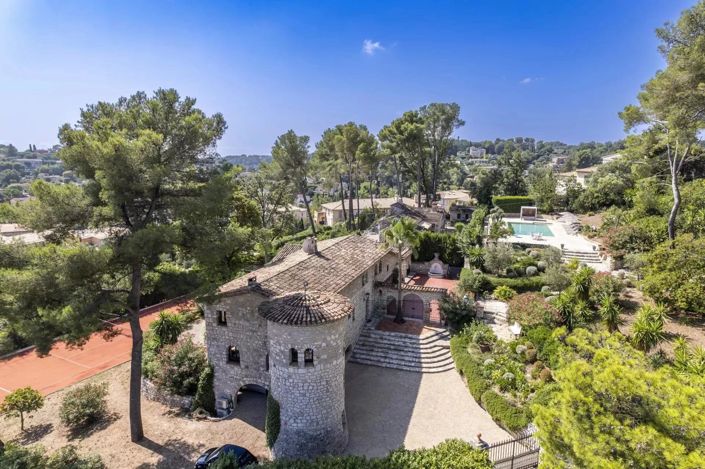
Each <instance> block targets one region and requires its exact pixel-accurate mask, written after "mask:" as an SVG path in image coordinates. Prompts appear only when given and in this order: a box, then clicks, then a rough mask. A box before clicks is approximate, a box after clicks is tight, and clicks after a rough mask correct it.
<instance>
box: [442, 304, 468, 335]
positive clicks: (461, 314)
mask: <svg viewBox="0 0 705 469" xmlns="http://www.w3.org/2000/svg"><path fill="white" fill-rule="evenodd" d="M441 313H442V314H443V316H444V317H445V318H446V319H447V320H448V322H450V324H451V326H452V327H453V328H454V329H456V330H457V329H460V328H462V327H463V326H464V325H466V324H467V323H468V322H470V321H472V320H473V319H474V318H475V308H474V307H473V301H472V300H471V299H469V298H468V299H467V300H466V299H464V298H459V297H458V296H457V295H450V296H447V297H445V298H443V299H442V300H441Z"/></svg>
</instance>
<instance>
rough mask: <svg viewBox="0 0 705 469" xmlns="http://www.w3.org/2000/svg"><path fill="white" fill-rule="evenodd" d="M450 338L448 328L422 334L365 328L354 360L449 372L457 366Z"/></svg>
mask: <svg viewBox="0 0 705 469" xmlns="http://www.w3.org/2000/svg"><path fill="white" fill-rule="evenodd" d="M449 339H450V334H448V331H447V330H445V329H441V328H435V329H433V332H432V333H431V334H427V335H425V336H422V337H421V336H416V335H411V334H403V333H395V332H387V331H377V330H373V329H370V328H365V329H363V331H362V332H361V334H360V337H359V338H358V340H357V343H356V344H355V348H354V349H353V352H352V355H351V357H350V361H351V362H353V363H361V364H365V365H373V366H379V367H384V368H395V369H398V370H404V371H413V372H417V373H433V372H441V371H447V370H450V369H453V368H454V363H453V358H452V357H451V355H450V340H449Z"/></svg>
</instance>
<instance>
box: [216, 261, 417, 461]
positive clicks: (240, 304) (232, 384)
mask: <svg viewBox="0 0 705 469" xmlns="http://www.w3.org/2000/svg"><path fill="white" fill-rule="evenodd" d="M410 255H411V253H410V251H409V252H406V253H405V256H404V269H405V268H406V266H408V265H410ZM397 262H398V257H397V255H396V254H394V253H389V254H387V255H385V256H384V257H383V258H382V259H381V260H380V261H379V262H376V263H375V264H374V265H370V266H368V268H367V270H366V271H365V272H363V273H362V274H360V275H358V276H357V277H356V278H350V279H348V280H349V282H348V284H347V285H346V286H345V287H344V288H343V289H342V290H341V291H340V292H339V293H340V294H341V295H343V296H345V297H347V298H348V299H349V300H350V302H351V303H352V305H353V307H354V310H353V312H352V313H351V314H350V315H349V316H348V317H347V318H343V319H340V320H338V321H335V322H332V323H326V324H323V325H317V326H285V325H282V324H278V323H274V322H271V321H267V320H265V319H264V318H262V317H261V316H260V315H259V311H258V307H259V305H260V304H261V303H262V302H264V301H266V300H268V298H267V297H266V296H264V295H263V294H261V293H259V292H257V291H250V292H247V293H242V294H238V295H235V296H229V297H222V298H220V299H219V300H218V301H217V302H215V303H213V304H210V305H203V309H204V312H205V321H206V346H207V349H208V359H209V360H210V362H211V363H212V364H213V368H214V375H215V376H214V388H215V395H216V398H217V399H229V400H230V401H231V402H232V406H233V407H234V406H235V405H236V396H237V392H238V390H239V389H240V388H242V387H243V386H245V385H252V384H255V385H258V386H261V387H263V388H265V389H266V390H268V391H269V392H271V393H272V396H273V397H274V398H275V399H276V400H277V401H278V402H279V405H280V412H281V430H280V433H279V437H278V439H277V442H276V444H275V447H274V448H273V454H274V455H275V456H276V457H287V458H293V457H313V456H316V455H318V454H322V453H338V452H341V451H342V450H343V449H344V448H345V446H346V445H347V439H348V432H347V421H346V416H345V360H346V352H347V353H349V352H350V351H351V350H352V348H353V347H354V345H355V343H356V342H357V339H358V337H359V335H360V333H361V332H362V329H363V328H364V326H365V324H366V323H367V321H368V320H371V319H372V318H373V316H374V314H375V313H376V308H375V306H376V303H377V301H378V299H379V295H380V294H381V290H379V291H378V290H377V289H376V287H375V282H383V281H385V280H387V279H389V278H390V276H391V275H392V274H393V272H394V269H395V268H396V267H397ZM308 288H309V289H310V290H316V285H308ZM222 312H224V313H225V319H226V322H225V324H223V323H222V317H223V316H222ZM229 347H235V348H236V349H237V351H238V352H239V363H234V362H233V361H232V360H229V353H228V349H229ZM292 348H293V349H295V350H296V351H297V354H298V365H296V366H294V365H292V364H291V349H292ZM306 349H311V350H312V351H313V356H314V361H313V365H312V366H306V364H305V351H306Z"/></svg>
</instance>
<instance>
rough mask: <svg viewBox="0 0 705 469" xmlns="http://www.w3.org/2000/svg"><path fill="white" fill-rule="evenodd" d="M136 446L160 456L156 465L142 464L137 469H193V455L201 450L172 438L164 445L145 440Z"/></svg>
mask: <svg viewBox="0 0 705 469" xmlns="http://www.w3.org/2000/svg"><path fill="white" fill-rule="evenodd" d="M136 444H138V445H140V446H142V447H143V448H146V449H148V450H150V451H151V452H153V453H155V454H158V455H159V461H157V462H156V463H142V464H140V465H139V466H136V467H137V469H172V468H174V469H176V468H191V467H193V465H194V463H195V459H194V458H192V457H191V455H192V454H193V453H195V452H196V451H197V450H198V449H199V446H197V445H194V444H192V443H189V442H187V441H184V440H182V439H180V438H171V439H169V440H166V441H165V442H164V443H163V444H160V443H157V442H156V441H153V440H150V439H149V438H144V439H143V440H142V441H140V442H137V443H136ZM192 459H193V460H192Z"/></svg>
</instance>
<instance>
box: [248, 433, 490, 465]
mask: <svg viewBox="0 0 705 469" xmlns="http://www.w3.org/2000/svg"><path fill="white" fill-rule="evenodd" d="M257 467H259V468H262V469H333V468H341V469H342V468H344V469H445V468H453V469H492V468H493V465H492V463H491V462H490V460H489V455H488V453H487V451H483V450H481V449H478V448H475V447H473V446H472V445H471V444H470V443H468V442H466V441H462V440H457V439H451V440H446V441H444V442H442V443H440V444H438V445H437V446H435V447H433V448H421V449H414V450H409V449H406V448H403V447H402V448H399V449H396V450H394V451H392V452H391V453H389V455H387V456H385V457H383V458H372V459H367V458H366V457H364V456H331V455H326V456H319V457H318V458H316V459H309V460H305V459H301V460H296V461H292V460H287V459H277V460H276V461H272V462H266V463H262V464H260V465H259V466H257Z"/></svg>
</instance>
